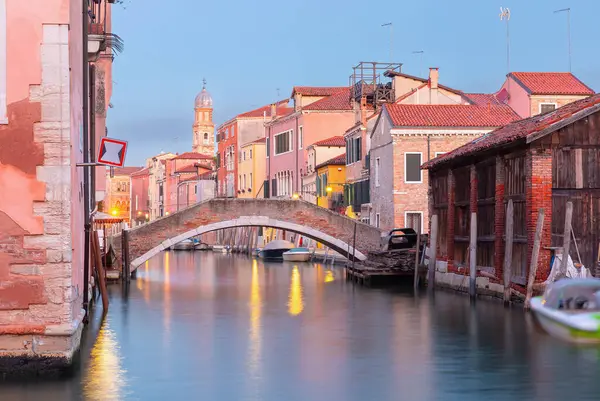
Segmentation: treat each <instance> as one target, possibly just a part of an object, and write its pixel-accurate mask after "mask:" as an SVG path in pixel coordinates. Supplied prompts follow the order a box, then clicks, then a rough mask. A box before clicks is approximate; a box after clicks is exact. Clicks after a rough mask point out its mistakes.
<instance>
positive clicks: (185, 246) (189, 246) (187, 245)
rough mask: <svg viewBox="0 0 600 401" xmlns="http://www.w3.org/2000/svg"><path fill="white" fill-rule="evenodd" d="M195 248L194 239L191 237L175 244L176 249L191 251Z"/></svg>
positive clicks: (174, 248)
mask: <svg viewBox="0 0 600 401" xmlns="http://www.w3.org/2000/svg"><path fill="white" fill-rule="evenodd" d="M193 249H194V241H192V240H191V239H184V240H183V241H181V242H178V243H176V244H175V245H173V250H174V251H190V250H193Z"/></svg>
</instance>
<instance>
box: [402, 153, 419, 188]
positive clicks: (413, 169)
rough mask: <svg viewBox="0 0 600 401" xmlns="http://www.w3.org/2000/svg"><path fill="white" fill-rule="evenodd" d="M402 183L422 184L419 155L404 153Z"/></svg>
mask: <svg viewBox="0 0 600 401" xmlns="http://www.w3.org/2000/svg"><path fill="white" fill-rule="evenodd" d="M404 182H406V183H413V184H420V183H422V182H423V174H422V172H421V153H408V152H407V153H404Z"/></svg>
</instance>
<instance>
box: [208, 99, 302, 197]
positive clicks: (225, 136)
mask: <svg viewBox="0 0 600 401" xmlns="http://www.w3.org/2000/svg"><path fill="white" fill-rule="evenodd" d="M288 103H289V100H288V99H284V100H281V101H279V102H277V103H273V104H270V105H266V106H263V107H260V108H258V109H255V110H251V111H248V112H245V113H242V114H239V115H237V116H235V117H234V118H232V119H231V120H229V121H226V122H225V123H223V124H221V125H220V126H219V128H218V129H217V132H218V133H217V142H218V154H217V194H218V196H220V197H227V198H232V197H237V196H239V195H240V194H242V192H241V191H242V189H243V188H242V184H243V183H242V182H240V173H239V171H238V166H239V164H240V162H241V161H243V160H241V157H240V156H242V152H241V147H242V146H245V145H247V144H249V143H251V142H254V141H256V140H258V139H261V138H264V137H265V123H266V122H268V121H271V120H272V119H274V118H276V117H277V116H283V115H287V114H289V113H290V112H291V109H290V108H289V107H288ZM253 176H256V174H254V175H253ZM262 179H263V180H264V174H263V177H262ZM260 186H262V183H261V185H259V186H255V188H259V187H260Z"/></svg>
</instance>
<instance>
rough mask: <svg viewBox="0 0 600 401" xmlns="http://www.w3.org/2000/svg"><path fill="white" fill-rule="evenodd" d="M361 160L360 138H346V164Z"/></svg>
mask: <svg viewBox="0 0 600 401" xmlns="http://www.w3.org/2000/svg"><path fill="white" fill-rule="evenodd" d="M360 160H362V139H361V138H360V137H358V138H351V139H346V164H352V163H356V162H357V161H360Z"/></svg>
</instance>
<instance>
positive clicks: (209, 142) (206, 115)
mask: <svg viewBox="0 0 600 401" xmlns="http://www.w3.org/2000/svg"><path fill="white" fill-rule="evenodd" d="M194 112H195V113H194V116H195V118H194V125H193V141H192V150H193V151H194V152H196V153H202V154H205V155H210V156H213V155H214V153H215V125H214V123H213V119H212V117H213V100H212V97H211V96H210V93H208V91H207V90H206V78H202V91H201V92H200V93H199V94H198V96H196V100H195V102H194Z"/></svg>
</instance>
